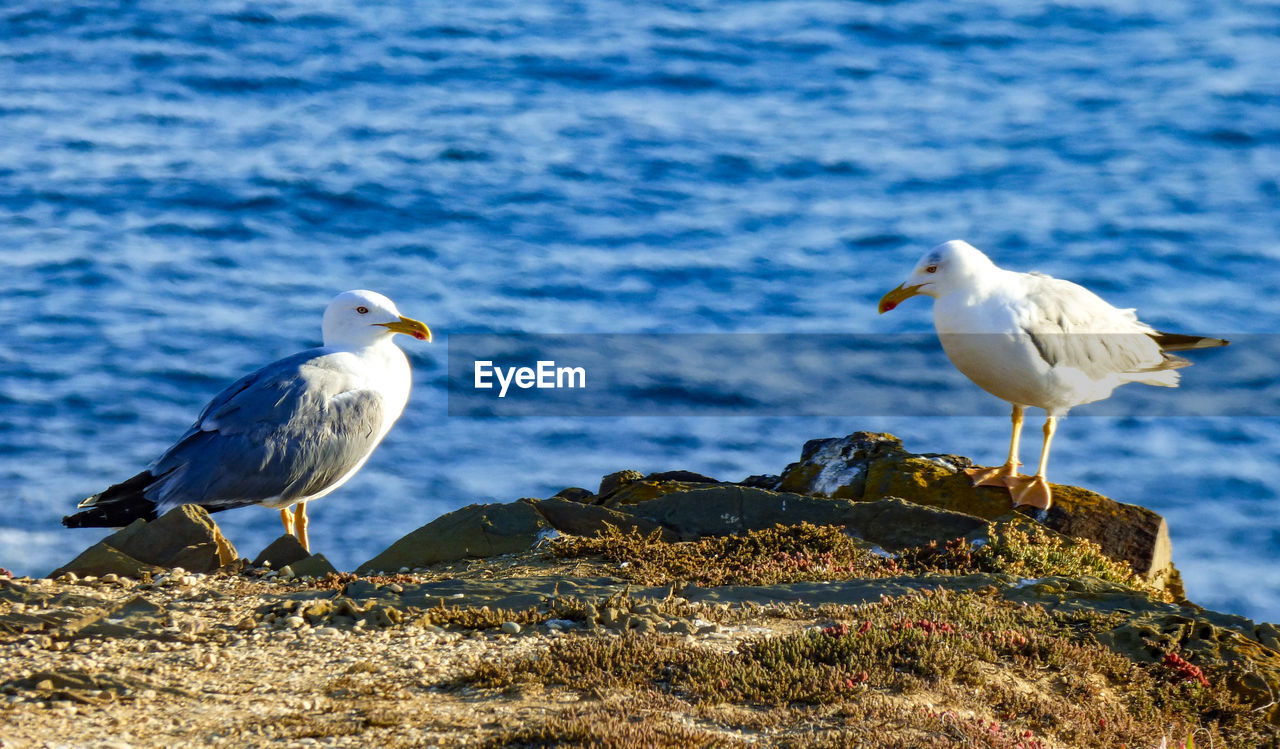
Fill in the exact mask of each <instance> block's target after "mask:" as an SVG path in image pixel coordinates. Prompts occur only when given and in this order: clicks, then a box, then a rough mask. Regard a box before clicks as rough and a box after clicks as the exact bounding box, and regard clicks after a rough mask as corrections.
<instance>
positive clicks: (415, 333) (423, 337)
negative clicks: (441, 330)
mask: <svg viewBox="0 0 1280 749" xmlns="http://www.w3.org/2000/svg"><path fill="white" fill-rule="evenodd" d="M413 337H414V338H417V339H418V340H419V341H425V340H427V334H426V333H422V332H420V331H417V330H415V331H413Z"/></svg>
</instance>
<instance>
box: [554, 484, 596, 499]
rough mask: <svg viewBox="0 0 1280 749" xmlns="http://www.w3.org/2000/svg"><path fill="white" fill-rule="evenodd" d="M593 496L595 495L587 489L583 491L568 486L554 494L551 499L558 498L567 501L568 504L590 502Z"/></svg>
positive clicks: (579, 488) (580, 488)
mask: <svg viewBox="0 0 1280 749" xmlns="http://www.w3.org/2000/svg"><path fill="white" fill-rule="evenodd" d="M594 496H595V495H594V494H592V493H591V491H590V490H588V489H583V488H582V487H580V486H570V487H568V488H565V489H561V490H560V491H558V492H556V493H555V495H554V496H553V497H552V499H555V497H560V498H561V499H567V500H569V501H570V502H590V501H591V499H592V497H594Z"/></svg>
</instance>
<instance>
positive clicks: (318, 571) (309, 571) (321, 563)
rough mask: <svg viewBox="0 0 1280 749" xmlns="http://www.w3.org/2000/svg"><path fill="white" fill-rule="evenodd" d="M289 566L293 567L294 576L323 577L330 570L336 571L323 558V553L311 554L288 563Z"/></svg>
mask: <svg viewBox="0 0 1280 749" xmlns="http://www.w3.org/2000/svg"><path fill="white" fill-rule="evenodd" d="M290 538H292V536H291V537H290ZM299 546H301V544H299ZM289 567H290V568H292V569H293V574H294V576H295V577H324V576H325V575H328V574H329V573H331V572H337V571H338V570H337V569H335V568H334V566H333V565H332V564H330V563H329V560H328V559H325V556H324V554H312V555H311V556H309V557H305V558H303V559H299V560H298V561H296V562H294V563H292V564H290V565H289Z"/></svg>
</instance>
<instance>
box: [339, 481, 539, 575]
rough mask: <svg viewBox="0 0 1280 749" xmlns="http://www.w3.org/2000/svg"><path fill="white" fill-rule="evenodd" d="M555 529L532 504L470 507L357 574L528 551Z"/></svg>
mask: <svg viewBox="0 0 1280 749" xmlns="http://www.w3.org/2000/svg"><path fill="white" fill-rule="evenodd" d="M553 530H554V529H553V528H552V527H551V525H550V524H549V523H548V522H547V521H546V519H545V518H543V516H542V515H541V514H540V513H539V512H538V511H537V510H535V509H534V507H533V502H532V501H530V500H524V499H522V500H520V501H518V502H512V503H510V504H490V505H470V506H468V507H464V508H462V509H461V510H455V511H454V512H450V513H447V514H445V515H441V516H440V517H438V518H436V519H435V520H432V521H431V522H430V523H427V524H426V525H424V526H422V527H421V528H419V529H417V530H416V531H413V532H412V533H410V534H409V535H407V536H405V537H404V538H401V539H400V540H399V541H396V542H395V543H393V544H391V546H389V547H387V549H386V550H385V551H383V552H382V553H381V554H378V555H377V556H375V557H374V558H373V559H370V560H369V561H367V562H365V563H364V564H362V565H360V566H359V567H357V568H356V572H357V573H359V574H368V573H370V572H374V571H382V570H385V571H389V572H395V571H396V570H399V569H401V568H408V569H413V568H415V567H425V566H427V565H431V564H436V563H437V562H451V561H455V560H458V559H465V558H467V557H491V556H497V555H499V554H508V553H511V552H516V551H526V550H528V549H529V548H531V547H532V546H533V545H534V544H535V543H537V542H538V540H539V539H541V538H544V537H546V535H547V534H549V533H552V532H553Z"/></svg>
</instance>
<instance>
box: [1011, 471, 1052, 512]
mask: <svg viewBox="0 0 1280 749" xmlns="http://www.w3.org/2000/svg"><path fill="white" fill-rule="evenodd" d="M1002 483H1003V484H1004V485H1005V486H1006V487H1008V489H1009V496H1011V497H1012V498H1013V506H1014V507H1018V506H1019V505H1029V506H1031V507H1036V508H1039V509H1040V510H1048V509H1049V508H1050V507H1051V506H1052V505H1053V492H1052V491H1050V489H1049V482H1048V481H1046V480H1045V478H1044V476H1007V477H1005V479H1004V480H1003V482H1002Z"/></svg>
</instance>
